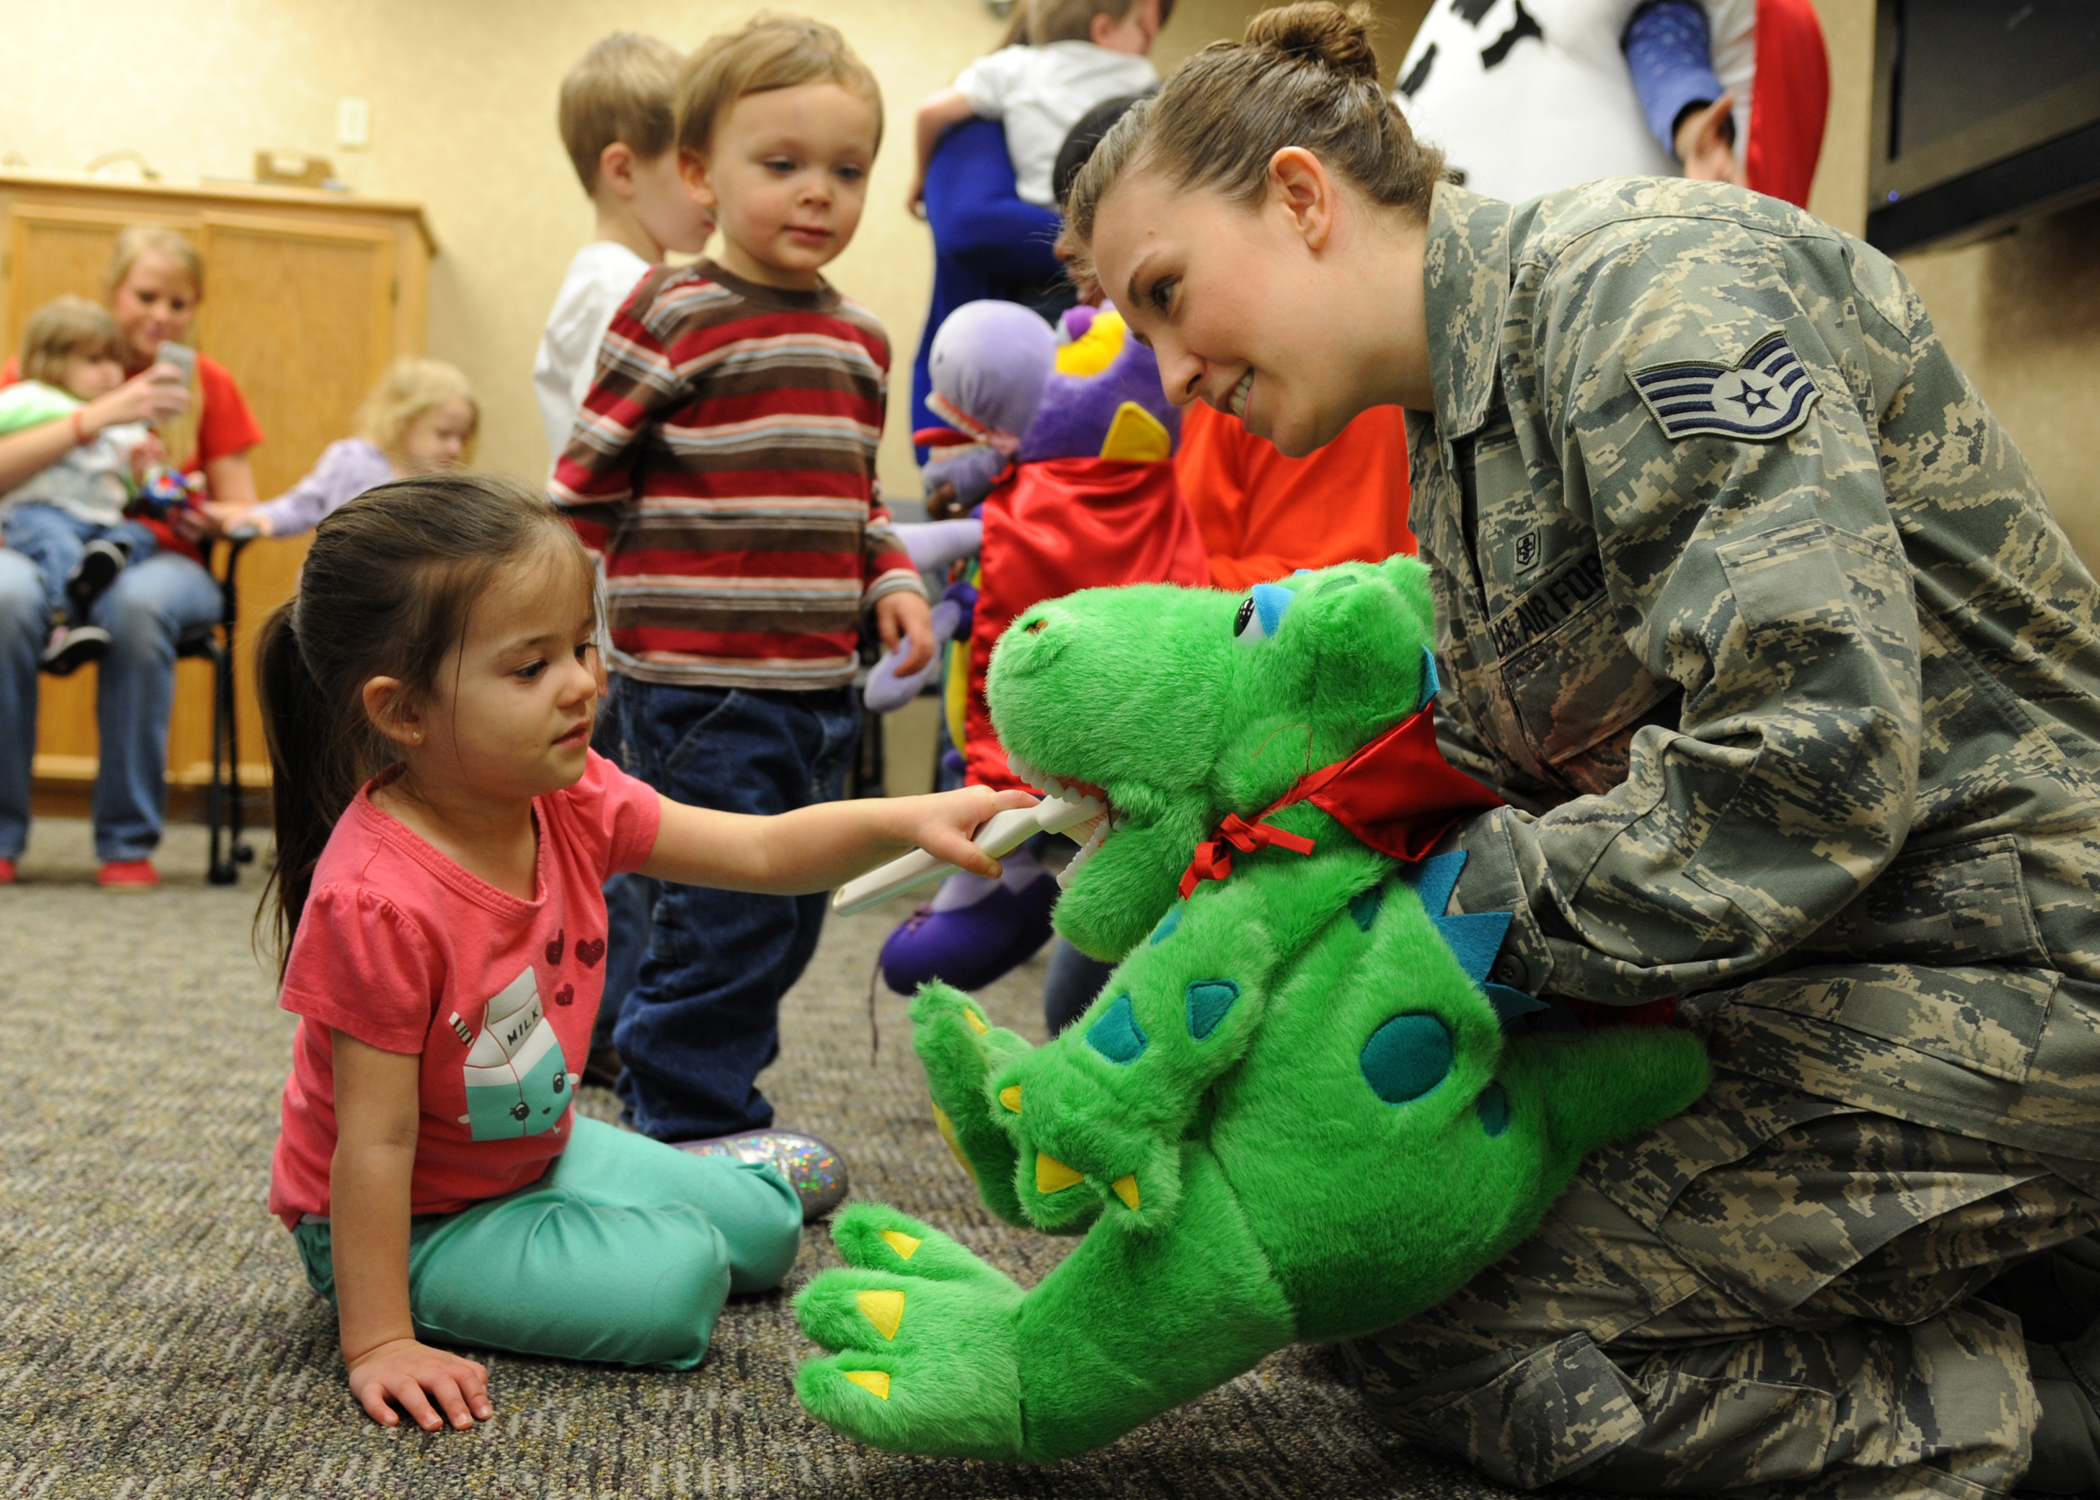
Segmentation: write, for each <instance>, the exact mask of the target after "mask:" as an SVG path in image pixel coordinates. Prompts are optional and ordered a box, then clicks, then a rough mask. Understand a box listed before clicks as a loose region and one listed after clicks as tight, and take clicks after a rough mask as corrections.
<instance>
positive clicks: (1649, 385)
mask: <svg viewBox="0 0 2100 1500" xmlns="http://www.w3.org/2000/svg"><path fill="white" fill-rule="evenodd" d="M1633 388H1634V389H1635V390H1637V391H1639V392H1640V393H1641V399H1642V400H1643V401H1645V402H1647V403H1648V410H1650V411H1652V412H1654V413H1655V420H1656V421H1657V422H1659V423H1661V424H1662V430H1663V435H1664V436H1665V437H1667V438H1669V439H1671V440H1672V441H1673V442H1674V441H1675V440H1676V439H1678V438H1687V437H1723V438H1734V439H1735V440H1737V441H1738V442H1749V443H1767V442H1770V441H1771V440H1772V439H1773V438H1778V437H1785V436H1786V435H1787V434H1788V433H1790V432H1792V431H1793V430H1794V429H1795V428H1797V427H1799V426H1800V425H1801V424H1802V423H1803V422H1806V421H1807V420H1808V409H1809V408H1810V407H1811V406H1813V405H1815V403H1816V397H1817V396H1819V395H1821V394H1822V393H1821V392H1820V391H1818V390H1817V389H1816V386H1815V382H1814V381H1812V380H1810V379H1809V378H1808V371H1807V370H1806V369H1804V368H1803V367H1802V364H1801V358H1800V356H1799V355H1797V354H1795V353H1794V350H1793V346H1792V345H1791V344H1789V343H1787V341H1786V335H1785V334H1784V333H1780V332H1776V331H1775V332H1773V333H1768V334H1766V335H1765V336H1764V337H1763V338H1762V339H1760V340H1758V342H1757V344H1756V345H1755V346H1754V347H1753V348H1752V349H1751V350H1750V352H1749V353H1748V354H1745V355H1744V356H1743V358H1742V361H1741V363H1739V364H1736V365H1733V366H1730V365H1717V364H1710V363H1708V362H1706V361H1704V360H1696V359H1688V360H1679V361H1677V362H1675V363H1674V364H1667V365H1656V366H1654V367H1653V368H1652V369H1647V370H1636V371H1635V372H1634V374H1633Z"/></svg>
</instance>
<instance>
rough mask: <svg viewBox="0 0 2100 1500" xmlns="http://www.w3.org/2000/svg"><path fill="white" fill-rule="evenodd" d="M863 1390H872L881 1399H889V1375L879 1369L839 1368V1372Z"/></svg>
mask: <svg viewBox="0 0 2100 1500" xmlns="http://www.w3.org/2000/svg"><path fill="white" fill-rule="evenodd" d="M839 1373H840V1374H841V1375H844V1376H845V1377H846V1378H847V1379H848V1380H850V1381H852V1382H853V1383H854V1384H855V1385H857V1386H859V1387H860V1388H861V1389H862V1390H864V1391H873V1392H874V1393H875V1394H876V1395H878V1396H880V1397H881V1398H882V1399H883V1400H885V1401H887V1400H889V1399H890V1377H889V1376H887V1375H885V1374H884V1373H883V1372H882V1371H880V1370H841V1371H840V1372H839Z"/></svg>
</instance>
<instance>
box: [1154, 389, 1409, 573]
mask: <svg viewBox="0 0 2100 1500" xmlns="http://www.w3.org/2000/svg"><path fill="white" fill-rule="evenodd" d="M1227 423H1230V419H1229V418H1222V417H1221V418H1219V425H1220V426H1223V425H1226V424H1227ZM1230 425H1231V426H1232V427H1233V428H1235V429H1236V435H1237V439H1238V441H1240V442H1242V443H1245V444H1250V445H1252V444H1258V445H1259V448H1258V449H1257V450H1256V451H1255V454H1254V456H1253V458H1252V460H1251V461H1250V462H1249V463H1248V465H1247V473H1248V478H1247V481H1246V490H1245V498H1244V500H1243V502H1242V506H1241V509H1240V511H1239V514H1238V516H1237V517H1236V520H1237V533H1236V535H1235V536H1234V537H1233V538H1232V541H1233V543H1234V550H1233V551H1231V552H1221V551H1218V550H1217V549H1216V546H1215V544H1213V543H1212V535H1213V533H1212V531H1211V529H1210V528H1209V527H1208V526H1206V527H1205V529H1204V541H1205V543H1206V545H1211V546H1212V551H1211V558H1210V575H1211V582H1212V583H1213V584H1215V585H1216V586H1217V587H1219V588H1221V589H1235V590H1237V589H1244V588H1249V587H1252V586H1253V585H1254V584H1257V583H1266V582H1268V581H1269V580H1271V579H1276V578H1284V577H1287V576H1289V575H1290V574H1291V573H1294V572H1296V571H1297V570H1298V569H1299V568H1324V567H1328V566H1330V565H1332V564H1334V563H1338V562H1351V561H1355V562H1381V561H1383V560H1384V559H1385V558H1388V557H1390V556H1392V555H1393V554H1394V553H1395V552H1412V551H1414V550H1415V540H1414V535H1413V533H1411V532H1410V531H1409V530H1408V529H1407V494H1408V491H1407V422H1406V418H1405V416H1404V415H1403V414H1402V412H1401V410H1400V408H1399V407H1397V406H1380V407H1373V408H1372V409H1371V410H1369V411H1367V412H1364V413H1362V414H1361V415H1360V416H1358V417H1357V418H1356V420H1355V421H1353V422H1351V423H1350V424H1349V425H1348V426H1347V427H1345V428H1343V429H1342V431H1341V433H1340V435H1339V436H1337V437H1336V438H1335V440H1334V441H1333V442H1331V443H1329V444H1328V445H1327V446H1326V447H1324V448H1321V449H1319V450H1318V451H1317V452H1314V453H1310V454H1307V455H1306V456H1305V457H1304V458H1285V457H1284V456H1283V455H1282V454H1280V453H1278V452H1277V451H1276V450H1275V448H1274V447H1273V446H1271V445H1270V444H1269V443H1268V442H1267V440H1265V439H1263V438H1258V437H1255V436H1254V435H1253V434H1252V433H1248V432H1246V431H1245V430H1244V429H1241V428H1239V426H1238V424H1237V423H1230ZM1189 500H1190V504H1191V509H1193V510H1195V511H1196V516H1197V520H1198V522H1199V524H1200V523H1201V522H1202V519H1203V514H1204V507H1203V506H1202V505H1201V504H1198V503H1197V500H1196V497H1195V496H1194V495H1190V496H1189Z"/></svg>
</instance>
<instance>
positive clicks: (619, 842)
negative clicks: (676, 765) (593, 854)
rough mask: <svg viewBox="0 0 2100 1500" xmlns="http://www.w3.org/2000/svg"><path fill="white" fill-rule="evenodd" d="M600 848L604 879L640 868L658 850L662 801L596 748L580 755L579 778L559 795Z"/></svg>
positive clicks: (643, 783) (653, 790)
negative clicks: (582, 758)
mask: <svg viewBox="0 0 2100 1500" xmlns="http://www.w3.org/2000/svg"><path fill="white" fill-rule="evenodd" d="M562 796H563V798H565V799H566V800H567V801H568V803H569V805H570V807H571V809H572V810H573V811H574V813H575V815H576V816H577V818H578V820H579V821H580V822H581V823H582V825H583V827H584V828H586V829H588V830H590V832H591V834H592V835H594V836H595V837H596V839H597V840H598V847H599V848H600V849H601V850H603V851H604V854H603V858H604V867H605V868H604V877H601V878H605V877H610V876H614V875H624V874H626V873H627V872H628V871H630V870H639V869H640V868H641V867H642V866H643V865H645V864H647V863H648V862H649V856H650V855H651V854H652V853H653V852H655V849H656V830H657V827H658V825H659V824H661V823H662V821H663V808H664V804H663V799H662V798H661V797H659V796H658V795H657V792H656V788H654V787H652V786H650V785H648V784H647V783H646V782H641V781H637V780H635V779H634V778H633V777H632V776H629V775H628V774H627V773H626V772H625V771H623V770H621V769H620V768H619V767H618V766H616V765H614V764H613V763H612V762H611V761H609V760H607V759H606V758H605V757H604V756H602V755H600V754H599V753H598V752H597V751H595V750H589V751H586V752H585V753H584V768H583V779H582V780H581V781H579V782H577V783H576V785H574V786H572V787H570V788H569V789H568V790H567V791H566V792H563V793H562Z"/></svg>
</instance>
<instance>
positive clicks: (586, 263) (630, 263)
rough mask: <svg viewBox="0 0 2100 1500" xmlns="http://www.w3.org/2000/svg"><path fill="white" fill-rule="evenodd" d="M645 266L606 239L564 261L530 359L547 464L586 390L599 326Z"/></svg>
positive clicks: (601, 332)
mask: <svg viewBox="0 0 2100 1500" xmlns="http://www.w3.org/2000/svg"><path fill="white" fill-rule="evenodd" d="M649 269H650V264H649V262H648V261H646V260H643V259H642V258H641V257H640V256H639V255H636V254H635V253H634V252H633V251H632V250H630V249H628V248H627V247H626V246H625V245H616V244H613V243H612V242H611V241H610V240H598V241H595V242H593V243H591V244H588V245H585V246H584V247H583V248H582V249H581V250H579V251H577V252H576V258H575V259H574V260H572V261H570V262H569V274H568V276H567V278H566V279H564V280H563V282H562V284H561V291H560V292H559V293H557V294H556V295H555V298H554V311H552V312H550V313H548V314H547V331H546V332H545V333H543V334H542V335H540V352H539V355H538V357H536V358H535V359H534V360H533V362H532V391H533V395H535V396H536V397H538V398H539V403H540V420H541V421H542V422H543V423H545V424H546V428H547V449H548V452H549V455H550V456H549V458H548V460H547V462H548V466H549V467H550V468H551V467H552V466H553V464H554V461H555V460H556V459H559V458H560V457H561V450H562V449H564V448H566V447H567V446H568V445H569V429H570V428H571V427H573V426H575V424H576V411H577V408H578V407H580V406H582V405H583V398H584V397H585V396H587V395H589V394H590V391H591V379H592V377H593V376H594V375H595V374H596V373H597V370H598V345H599V344H600V343H602V342H604V339H605V330H606V328H607V326H608V325H610V324H611V322H612V320H613V314H614V313H616V312H618V311H619V310H620V304H621V303H623V302H625V301H626V300H627V294H628V293H629V292H631V291H633V290H634V284H635V283H636V282H637V281H640V280H641V279H642V277H643V276H645V275H646V274H648V271H649Z"/></svg>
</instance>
